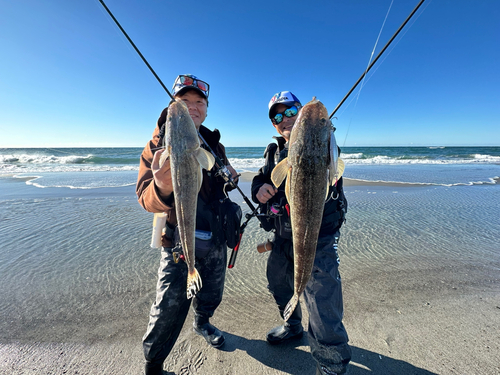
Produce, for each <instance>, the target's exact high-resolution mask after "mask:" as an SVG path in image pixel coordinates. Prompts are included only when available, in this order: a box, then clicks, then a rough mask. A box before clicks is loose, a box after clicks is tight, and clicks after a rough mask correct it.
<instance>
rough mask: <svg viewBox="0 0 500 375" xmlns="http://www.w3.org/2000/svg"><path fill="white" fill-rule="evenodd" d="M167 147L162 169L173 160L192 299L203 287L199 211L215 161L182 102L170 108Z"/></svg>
mask: <svg viewBox="0 0 500 375" xmlns="http://www.w3.org/2000/svg"><path fill="white" fill-rule="evenodd" d="M164 146H165V151H164V152H163V154H162V155H161V158H160V167H161V166H162V165H163V164H164V163H165V160H166V159H167V158H170V168H171V173H172V184H173V188H174V202H175V213H176V216H177V224H178V229H179V236H180V240H181V244H182V250H183V253H184V257H185V260H186V264H187V267H188V276H187V298H188V299H189V298H192V297H193V296H194V295H196V293H198V292H199V291H200V289H201V287H202V282H201V277H200V274H199V273H198V270H197V269H196V268H195V266H194V262H195V230H196V209H197V202H198V193H199V191H200V188H201V183H202V180H203V174H202V168H204V169H206V170H210V169H212V167H213V166H214V163H215V160H214V157H213V156H212V155H211V154H210V153H209V152H208V151H206V150H204V149H202V148H201V147H200V140H199V137H198V131H197V130H196V126H195V124H194V122H193V120H192V119H191V116H190V115H189V110H188V108H187V106H186V104H185V103H184V102H183V101H181V100H179V99H177V100H175V101H173V102H172V103H171V104H170V106H169V108H168V115H167V123H166V134H165V138H164ZM157 215H159V216H160V215H162V214H155V220H157V219H158V218H157ZM153 225H154V224H153ZM163 225H164V224H163Z"/></svg>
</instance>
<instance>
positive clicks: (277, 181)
mask: <svg viewBox="0 0 500 375" xmlns="http://www.w3.org/2000/svg"><path fill="white" fill-rule="evenodd" d="M288 169H289V166H288V158H284V159H283V160H282V161H280V162H279V163H278V164H277V165H276V167H274V169H273V171H272V173H271V181H272V182H273V184H274V186H276V188H278V187H279V186H280V185H281V184H282V183H283V180H284V179H285V177H286V176H287V174H288Z"/></svg>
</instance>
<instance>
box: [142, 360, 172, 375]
mask: <svg viewBox="0 0 500 375" xmlns="http://www.w3.org/2000/svg"><path fill="white" fill-rule="evenodd" d="M144 370H145V374H146V375H168V374H170V373H169V372H166V371H163V363H161V364H154V365H153V364H151V363H146V366H145V367H144Z"/></svg>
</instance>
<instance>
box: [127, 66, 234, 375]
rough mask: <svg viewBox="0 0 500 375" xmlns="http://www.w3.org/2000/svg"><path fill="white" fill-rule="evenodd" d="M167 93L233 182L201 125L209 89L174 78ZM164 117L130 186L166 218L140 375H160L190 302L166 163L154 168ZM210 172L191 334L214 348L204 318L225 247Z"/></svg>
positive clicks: (218, 284)
mask: <svg viewBox="0 0 500 375" xmlns="http://www.w3.org/2000/svg"><path fill="white" fill-rule="evenodd" d="M172 90H173V95H174V96H175V97H176V98H180V99H181V100H182V101H184V103H186V105H187V107H188V109H189V115H190V116H191V118H192V119H193V122H194V124H195V126H196V128H197V129H198V130H199V132H200V134H201V136H202V137H203V138H204V139H205V141H206V142H207V143H208V144H209V145H210V148H211V149H212V150H213V151H214V152H215V153H216V154H217V156H219V158H220V159H221V160H222V161H223V163H224V164H226V167H227V169H228V170H229V172H230V173H231V174H232V176H233V178H235V177H236V171H235V170H234V169H233V168H232V167H231V166H230V165H229V161H228V159H227V157H226V154H225V149H224V146H223V145H222V144H221V143H219V140H220V133H219V131H218V130H217V129H216V130H214V131H210V130H209V129H207V128H206V127H204V126H203V125H202V123H203V121H204V120H205V118H206V116H207V107H208V93H209V85H208V84H207V83H206V82H204V81H202V80H199V79H198V78H196V77H195V76H192V75H180V76H178V77H177V79H176V80H175V83H174V87H173V89H172ZM167 112H168V108H165V109H164V110H163V112H162V113H161V115H160V118H159V119H158V123H157V127H156V129H155V131H154V133H153V139H152V140H151V141H149V143H148V144H147V145H146V147H145V148H144V151H143V152H142V155H141V161H140V166H139V175H138V178H137V185H136V193H137V196H138V198H139V203H140V204H141V205H142V207H143V208H144V209H145V210H147V211H149V212H154V213H160V212H165V213H166V214H167V225H166V230H165V234H164V235H163V236H162V245H163V247H162V250H161V260H160V268H159V270H158V284H157V289H156V300H155V302H154V303H153V305H152V307H151V311H150V316H149V324H148V328H147V331H146V333H145V335H144V337H143V348H144V356H145V358H146V366H145V369H146V375H159V374H163V362H164V360H165V359H166V358H167V356H168V355H169V353H170V351H171V350H172V347H173V346H174V344H175V341H176V340H177V338H178V336H179V334H180V331H181V328H182V326H183V324H184V321H185V320H186V316H187V314H188V311H189V306H190V305H191V299H187V297H186V280H187V265H186V263H185V262H184V261H183V260H182V256H181V255H182V247H181V244H180V241H178V235H177V229H176V224H177V220H176V215H175V205H174V197H173V185H172V175H171V171H170V160H169V159H167V160H166V161H165V163H164V164H163V165H162V166H161V167H160V166H159V160H160V156H161V154H162V153H163V150H162V144H163V137H164V136H165V131H166V130H165V122H166V118H167ZM201 147H204V148H205V145H203V144H202V146H201ZM215 168H216V167H214V168H212V170H210V171H206V170H203V181H202V186H201V189H200V192H199V194H198V205H197V212H196V237H197V245H196V250H195V252H196V268H197V270H198V271H199V273H200V276H201V279H202V280H203V287H202V288H201V290H200V291H199V292H198V293H197V294H196V296H195V297H194V298H193V299H192V300H193V311H194V323H193V328H194V331H195V332H196V333H197V334H199V335H201V336H203V337H204V338H205V340H206V341H207V342H208V344H210V345H211V346H213V347H215V348H219V347H221V346H222V345H223V344H224V336H223V335H222V333H221V331H220V330H218V329H217V328H216V327H214V326H213V325H212V324H210V323H209V318H210V317H212V316H213V314H214V311H215V309H216V308H217V307H218V306H219V304H220V302H221V300H222V294H223V291H224V279H225V271H226V263H227V247H226V242H225V237H224V234H223V231H222V225H221V220H220V215H219V214H218V203H219V202H220V199H223V198H224V191H223V189H224V180H223V179H222V177H220V176H217V175H216V169H215ZM151 219H152V218H151ZM198 238H199V241H198ZM179 258H180V259H181V260H179Z"/></svg>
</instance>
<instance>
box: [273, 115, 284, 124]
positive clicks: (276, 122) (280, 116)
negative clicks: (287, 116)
mask: <svg viewBox="0 0 500 375" xmlns="http://www.w3.org/2000/svg"><path fill="white" fill-rule="evenodd" d="M281 121H283V113H278V114H277V115H276V116H274V123H275V124H276V125H278V124H279V123H280V122H281Z"/></svg>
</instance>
